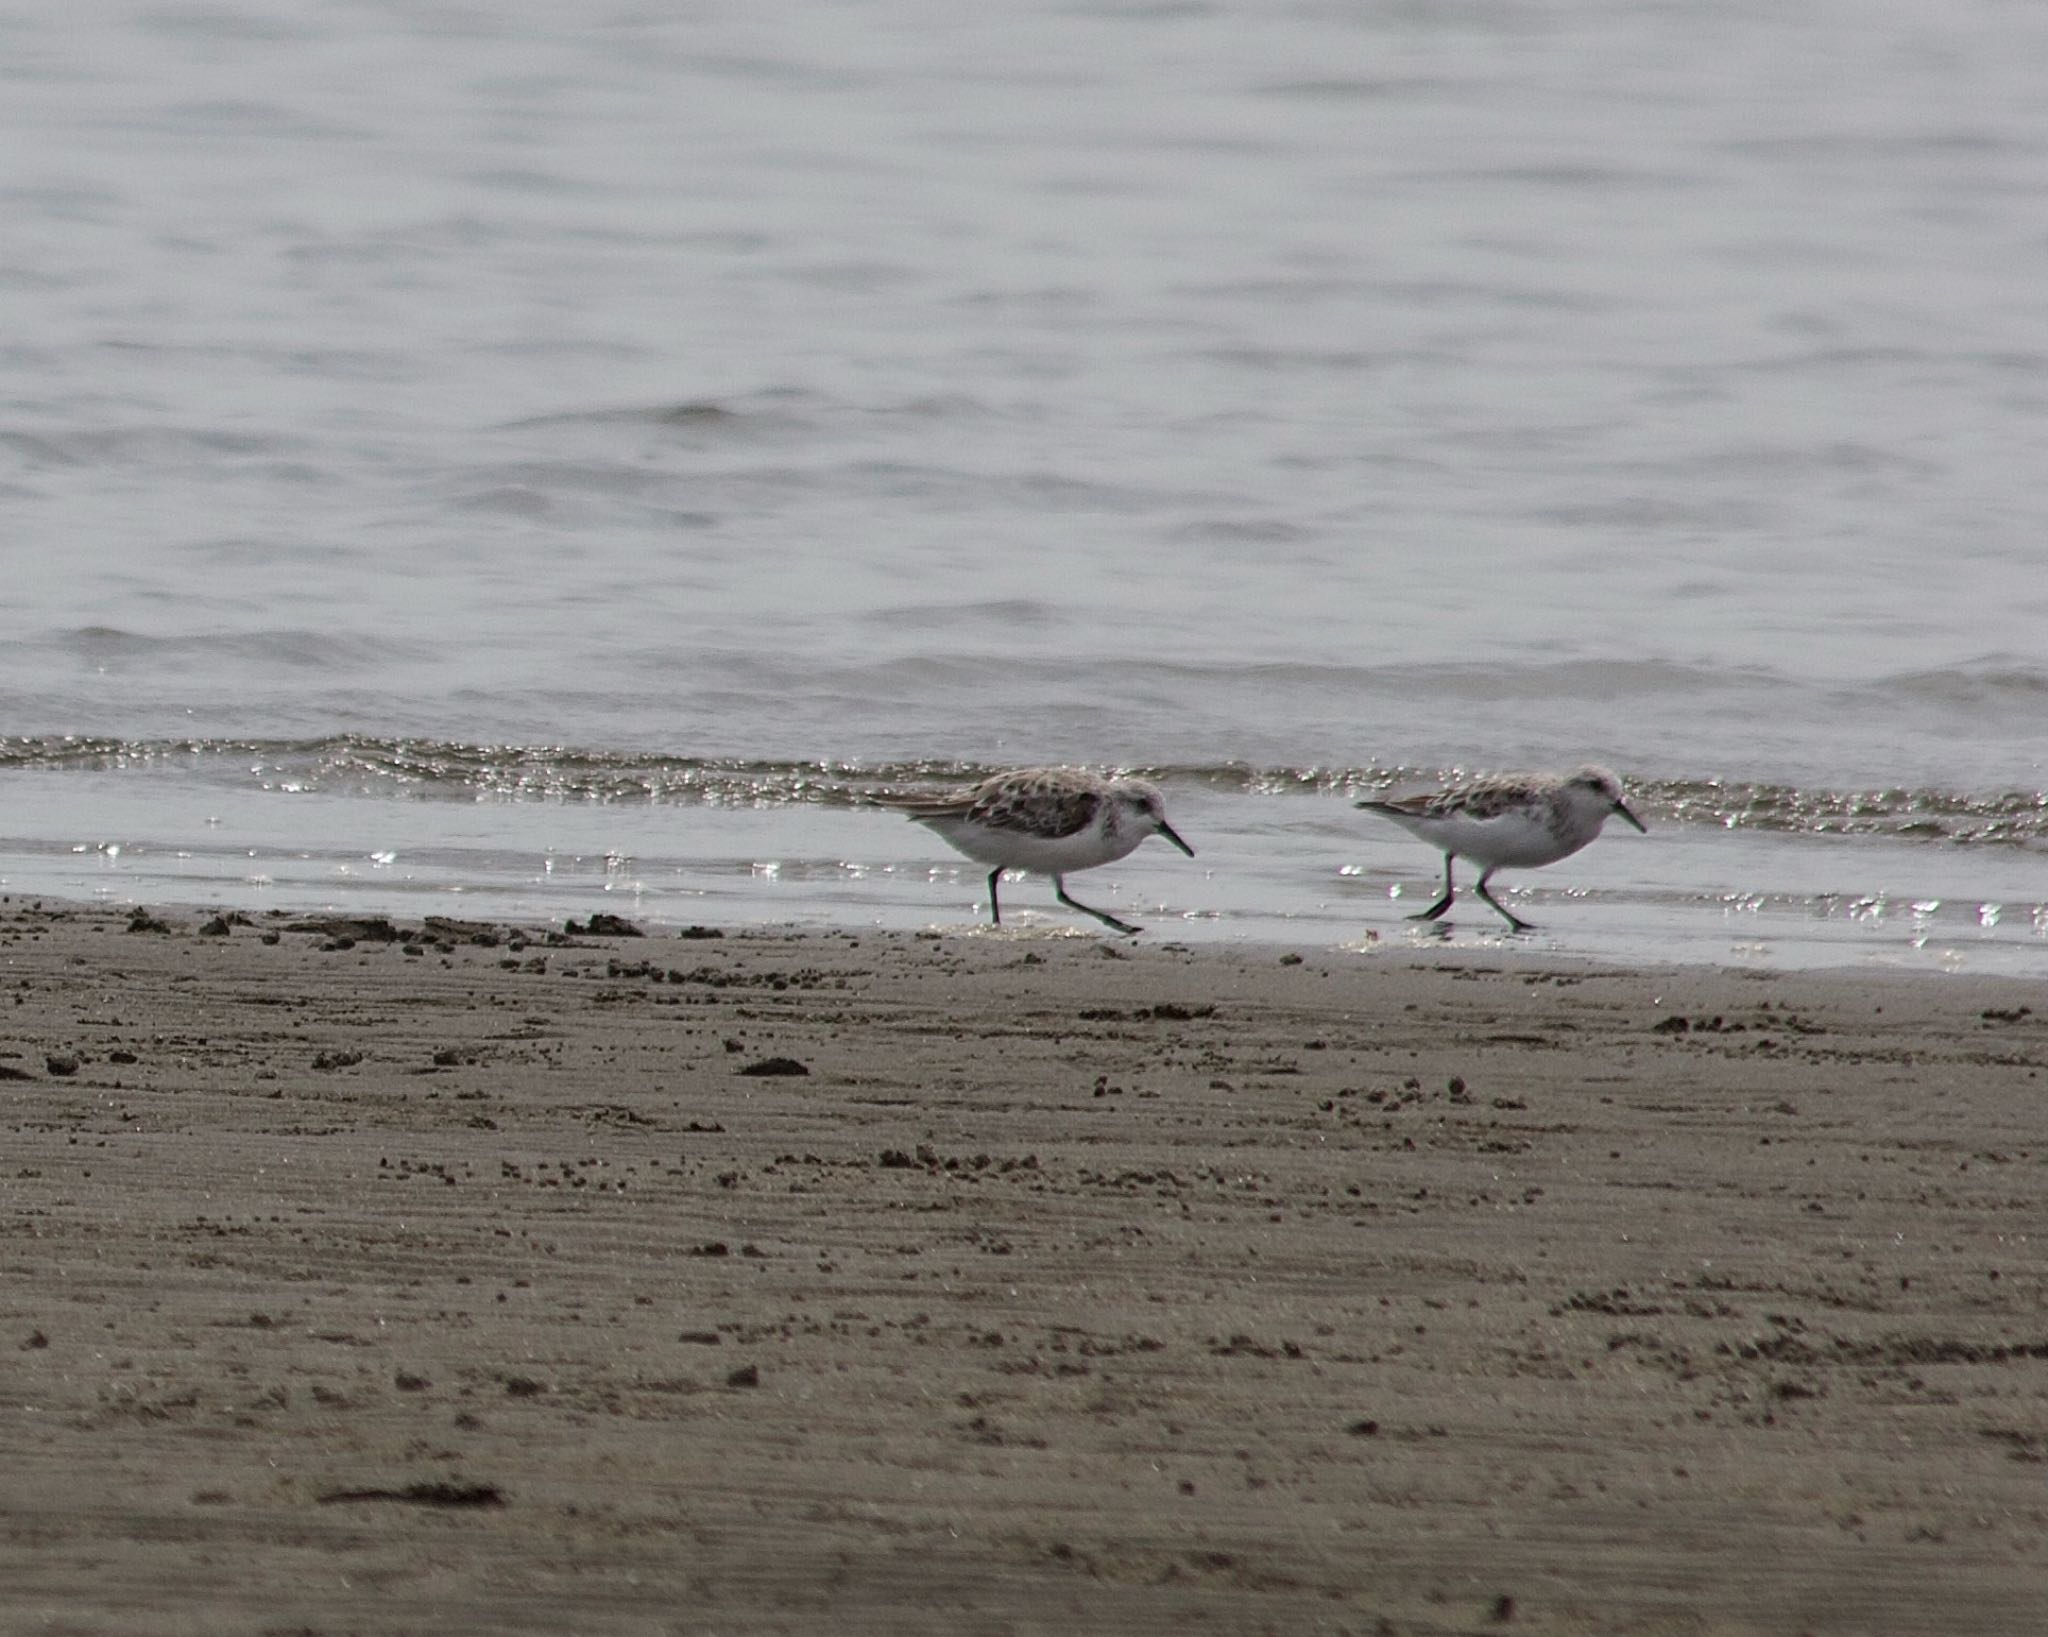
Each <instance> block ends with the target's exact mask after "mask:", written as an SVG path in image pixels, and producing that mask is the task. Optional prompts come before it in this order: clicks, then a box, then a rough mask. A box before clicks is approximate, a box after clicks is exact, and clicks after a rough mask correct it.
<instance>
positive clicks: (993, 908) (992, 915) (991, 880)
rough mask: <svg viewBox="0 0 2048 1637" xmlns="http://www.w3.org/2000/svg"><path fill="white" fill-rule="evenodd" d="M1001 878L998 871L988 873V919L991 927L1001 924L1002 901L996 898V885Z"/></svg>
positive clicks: (1000, 872) (1001, 874)
mask: <svg viewBox="0 0 2048 1637" xmlns="http://www.w3.org/2000/svg"><path fill="white" fill-rule="evenodd" d="M1002 878H1003V872H1002V871H1001V870H1000V869H994V870H990V871H989V872H988V918H989V924H990V925H991V926H1001V925H1002V924H1003V901H1002V900H1001V899H1000V898H998V897H997V896H996V883H997V882H998V881H1000V880H1002Z"/></svg>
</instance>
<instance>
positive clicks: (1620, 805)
mask: <svg viewBox="0 0 2048 1637" xmlns="http://www.w3.org/2000/svg"><path fill="white" fill-rule="evenodd" d="M1614 810H1615V811H1616V812H1617V813H1619V814H1620V815H1621V816H1622V817H1623V818H1625V819H1627V820H1628V821H1629V823H1631V824H1633V825H1634V826H1635V827H1636V828H1637V829H1638V830H1640V831H1642V832H1643V834H1644V835H1648V834H1649V833H1650V827H1649V826H1648V825H1647V824H1645V823H1644V822H1643V821H1642V820H1641V819H1639V818H1637V817H1636V816H1635V814H1633V813H1631V812H1630V811H1629V810H1628V803H1627V802H1621V801H1618V802H1616V803H1615V804H1614Z"/></svg>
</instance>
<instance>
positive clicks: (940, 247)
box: [0, 0, 2048, 970]
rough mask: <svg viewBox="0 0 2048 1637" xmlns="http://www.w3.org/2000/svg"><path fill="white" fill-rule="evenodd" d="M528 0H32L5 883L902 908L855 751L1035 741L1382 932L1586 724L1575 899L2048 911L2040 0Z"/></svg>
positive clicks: (1284, 926) (1124, 886)
mask: <svg viewBox="0 0 2048 1637" xmlns="http://www.w3.org/2000/svg"><path fill="white" fill-rule="evenodd" d="M572 12H573V15H572V13H571V12H565V11H564V10H563V8H560V7H558V6H542V5H539V4H527V3H518V0H514V3H508V4H501V5H492V6H488V7H484V6H456V5H425V6H418V5H403V6H401V5H395V4H393V5H370V4H344V3H319V4H316V3H311V0H306V3H300V4H284V3H279V0H265V3H262V4H245V5H224V6H214V7H207V8H203V9H202V8H181V7H153V6H129V5H108V6H95V7H91V8H85V9H84V10H83V11H78V10H76V9H74V10H71V11H66V10H64V9H62V8H58V9H50V8H27V7H13V8H9V9H8V10H7V11H6V12H5V13H0V84H4V86H5V93H6V94H5V95H4V97H0V127H4V151H5V154H6V159H5V163H4V169H0V185H4V191H5V203H6V208H7V216H8V221H9V233H8V235H7V236H6V242H5V244H4V245H0V496H4V498H5V504H6V515H7V518H8V528H7V533H6V544H5V551H6V556H7V560H8V563H9V565H10V570H11V572H10V574H9V576H8V595H7V598H6V599H5V605H4V606H5V616H4V618H5V626H4V629H5V631H6V636H7V640H6V641H5V643H4V644H0V735H5V736H7V737H5V739H4V742H0V771H4V772H6V774H7V789H8V800H7V804H6V808H5V813H6V817H5V820H4V822H0V873H4V874H5V876H6V879H7V884H8V885H9V886H10V887H12V888H14V889H18V890H24V891H67V892H98V893H105V894H108V895H110V896H115V897H131V896H161V895H164V894H165V893H175V894H178V895H182V896H190V897H198V898H207V899H220V900H222V901H233V902H238V903H243V904H246V905H250V906H261V905H264V904H269V903H275V902H293V903H297V902H301V901H311V900H323V899H324V900H333V901H347V902H369V901H371V900H372V899H378V895H380V894H382V895H386V896H387V897H388V898H389V899H390V900H391V901H392V902H398V903H407V904H411V903H415V902H417V903H421V904H426V905H429V906H432V905H435V904H439V903H441V902H442V901H443V900H450V899H456V898H467V899H472V900H474V899H477V898H478V897H479V895H481V897H482V898H483V899H484V900H488V901H490V902H492V903H496V904H500V905H502V906H505V907H506V908H507V909H508V911H509V910H513V909H530V910H532V911H533V912H535V913H548V914H553V913H557V912H562V911H563V910H564V909H565V907H567V908H574V907H576V906H578V905H579V904H581V903H582V902H583V901H584V900H586V899H592V898H593V897H594V895H596V894H599V893H602V894H604V895H605V899H606V901H607V902H610V901H612V900H614V899H618V898H620V896H621V895H622V894H623V895H624V898H625V900H627V901H631V902H633V903H635V904H636V905H637V906H638V908H639V911H640V912H641V913H643V914H645V915H648V916H650V917H651V918H653V919H655V920H657V921H659V920H673V919H685V920H687V919H703V918H716V917H718V916H721V915H722V916H725V917H727V918H733V919H743V920H753V919H766V920H796V921H799V922H803V923H806V924H833V925H862V924H869V923H871V922H874V921H885V922H891V923H897V924H915V923H916V922H917V921H918V920H919V919H920V918H922V919H926V920H936V921H940V922H945V923H949V924H950V923H955V922H964V921H966V920H967V919H969V918H970V916H971V913H972V905H973V902H974V899H975V896H976V894H975V887H976V882H975V881H974V879H973V875H974V872H972V871H971V870H969V871H966V872H960V871H956V870H954V868H953V861H952V859H951V857H950V855H948V854H946V853H945V852H944V850H943V849H942V848H937V847H935V846H934V845H933V844H932V843H931V842H930V840H929V838H925V837H922V836H921V834H920V833H919V832H916V831H914V830H913V829H911V828H910V827H908V826H903V825H901V824H900V823H893V822H890V821H885V820H884V819H883V818H882V817H881V816H880V815H876V814H873V813H868V812H864V811H862V810H860V809H858V808H856V807H850V806H846V805H843V804H842V803H841V801H840V800H839V796H840V795H841V794H842V793H843V792H844V791H845V790H847V789H857V788H858V787H859V786H860V785H861V783H862V782H863V780H866V779H869V778H870V777H871V776H875V775H878V774H882V773H891V774H893V773H906V774H909V773H915V772H917V771H918V770H920V769H934V770H939V771H971V770H975V769H979V768H984V767H989V766H997V765H1005V764H1014V763H1019V762H1027V761H1039V760H1053V761H1077V762H1089V763H1095V764H1121V765H1139V766H1145V767H1148V768H1157V769H1164V770H1166V772H1167V774H1168V783H1169V794H1170V797H1171V799H1172V800H1173V801H1174V803H1175V818H1176V824H1177V825H1179V826H1180V827H1181V828H1182V829H1184V830H1185V831H1186V832H1187V833H1188V834H1189V837H1190V839H1191V840H1193V841H1194V842H1195V843H1196V845H1197V847H1198V848H1201V850H1202V857H1201V859H1199V860H1198V861H1197V866H1189V865H1187V863H1186V861H1185V860H1179V859H1177V857H1176V858H1171V859H1169V858H1165V857H1161V858H1157V859H1154V858H1152V857H1151V855H1150V853H1149V852H1146V853H1141V854H1139V855H1137V857H1136V858H1135V859H1134V860H1132V861H1129V862H1128V863H1127V865H1125V866H1119V867H1118V868H1117V870H1116V871H1114V872H1105V875H1104V877H1103V878H1102V879H1103V882H1104V883H1105V886H1106V888H1107V890H1108V891H1109V892H1110V893H1111V895H1113V896H1118V901H1120V902H1123V903H1125V904H1126V905H1128V906H1130V907H1133V908H1143V907H1146V906H1151V907H1154V908H1155V909H1156V910H1157V911H1158V912H1159V914H1158V915H1156V916H1155V920H1160V919H1163V920H1164V922H1165V924H1166V925H1167V926H1169V927H1171V928H1172V929H1174V930H1175V931H1176V932H1178V933H1180V934H1182V935H1203V936H1215V935H1221V936H1247V937H1268V936H1277V937H1289V938H1293V937H1302V938H1309V939H1318V940H1339V939H1348V938H1358V937H1361V936H1363V935H1364V934H1365V933H1366V932H1368V931H1376V932H1378V933H1379V934H1380V936H1381V938H1382V940H1383V941H1384V942H1387V943H1400V942H1402V941H1404V940H1407V939H1409V938H1410V937H1414V936H1419V935H1418V934H1413V933H1411V932H1410V931H1409V930H1408V929H1407V928H1405V927H1404V925H1403V924H1402V923H1401V921H1400V919H1399V912H1400V910H1401V908H1402V907H1403V905H1404V902H1412V901H1413V900H1412V895H1413V894H1415V893H1417V892H1427V891H1429V890H1430V884H1431V882H1432V879H1433V877H1434V873H1435V869H1436V865H1435V861H1434V859H1433V858H1432V856H1431V855H1430V854H1429V853H1428V852H1427V851H1426V850H1425V849H1421V848H1419V847H1418V846H1417V845H1416V844H1415V843H1413V842H1412V841H1409V840H1408V839H1407V838H1406V837H1404V836H1401V835H1399V834H1398V833H1395V832H1390V831H1388V830H1386V829H1382V828H1379V827H1376V826H1375V825H1374V824H1373V823H1372V821H1370V820H1369V819H1367V818H1366V817H1365V816H1364V815H1359V814H1355V813H1353V812H1352V811H1351V809H1350V808H1349V806H1348V798H1349V797H1350V796H1352V795H1355V794H1357V793H1362V792H1363V791H1364V790H1366V789H1368V788H1378V787H1379V786H1381V785H1383V784H1386V783H1389V782H1400V781H1404V780H1423V779H1428V778H1434V777H1438V776H1441V775H1443V774H1444V773H1447V772H1450V771H1452V770H1455V769H1460V768H1473V769H1479V768H1498V767H1512V766H1527V765H1535V766H1543V765H1569V764H1571V763H1574V762H1577V761H1579V760H1581V759H1584V758H1585V757H1587V756H1589V755H1591V756H1598V757H1599V758H1601V759H1603V760H1606V761H1610V762H1612V763H1614V764H1615V765H1617V766H1618V767H1620V768H1621V769H1623V771H1624V772H1625V773H1627V774H1628V775H1630V776H1631V777H1632V778H1633V779H1636V780H1639V781H1642V782H1643V783H1644V784H1645V786H1646V788H1647V790H1648V792H1649V796H1648V805H1649V807H1650V809H1651V811H1650V812H1649V813H1648V814H1646V816H1648V817H1650V818H1651V820H1652V823H1653V826H1654V831H1653V835H1652V837H1651V838H1649V839H1648V840H1647V841H1645V840H1643V839H1642V838H1637V837H1635V836H1633V834H1629V835H1625V836H1624V835H1616V836H1615V837H1612V838H1610V839H1607V840H1603V841H1602V842H1601V843H1600V844H1598V845H1597V846H1596V847H1595V848H1594V849H1592V850H1590V851H1589V852H1587V853H1586V854H1584V855H1581V857H1580V858H1578V859H1575V860H1573V861H1570V862H1568V863H1567V864H1565V865H1561V866H1558V867H1556V868H1555V869H1553V870H1552V871H1549V872H1546V873H1543V874H1538V875H1531V876H1528V877H1525V878H1523V881H1522V883H1521V884H1522V885H1525V886H1527V887H1528V888H1530V889H1532V890H1531V892H1530V893H1529V894H1528V896H1527V898H1526V900H1525V903H1524V908H1525V910H1527V911H1528V912H1529V913H1531V915H1532V918H1534V919H1537V920H1539V921H1541V922H1544V923H1546V934H1548V935H1549V936H1551V937H1553V938H1554V939H1555V940H1556V941H1557V944H1558V946H1559V947H1564V948H1567V949H1572V950H1577V951H1582V952H1586V953H1596V954H1610V955H1615V956H1617V957H1622V958H1640V957H1642V956H1645V955H1657V954H1670V955H1674V956H1679V957H1691V958H1705V959H1724V958H1736V959H1756V960H1763V961H1767V962H1768V961H1772V960H1786V961H1793V960H1797V961H1805V960H1815V959H1848V960H1855V959H1866V958H1868V959H1885V960H1892V959H1897V960H1903V961H1908V962H1912V961H1924V962H1927V963H1929V964H1957V963H1961V964H1967V965H1970V966H1972V967H1973V968H1975V969H1982V968H1983V967H1984V966H1985V965H1987V964H1989V965H1992V966H2002V967H2008V968H2012V969H2019V970H2031V969H2036V968H2039V969H2044V970H2048V909H2044V906H2048V798H2043V797H2042V795H2041V794H2040V792H2041V791H2042V789H2043V786H2044V783H2048V779H2044V773H2043V754H2044V744H2043V740H2044V729H2043V726H2042V723H2043V720H2044V709H2043V707H2044V705H2048V644H2044V639H2043V635H2042V633H2043V632H2044V631H2048V563H2044V561H2043V556H2044V554H2043V548H2042V544H2041V541H2042V536H2043V530H2042V528H2041V521H2042V516H2043V511H2044V506H2043V502H2042V481H2043V480H2042V476H2041V474H2042V471H2043V464H2042V460H2041V455H2040V451H2041V449H2042V448H2043V447H2044V445H2048V438H2044V433H2048V294H2044V292H2048V209H2044V204H2048V199H2044V195H2048V13H2043V12H2041V11H2040V10H2039V8H2035V7H2030V6H2027V5H2022V4H2017V3H1990V0H1964V3H1961V4H1957V3H1954V0H1942V3H1937V0H1876V3H1870V0H1859V3H1853V4H1852V3H1849V0H1838V3H1834V4H1826V3H1823V4H1820V5H1816V6H1809V7H1801V8H1796V9H1795V10H1793V11H1787V10H1785V9H1784V8H1772V7H1761V6H1755V5H1750V4H1746V3H1738V0H1701V3H1692V4H1685V5H1643V4H1636V3H1631V4H1597V3H1588V0H1578V3H1572V4H1566V5H1559V6H1546V7H1541V8H1532V7H1527V6H1523V5H1518V4H1510V3H1506V0H1502V3H1499V4H1487V3H1468V4H1413V5H1401V6H1393V7H1361V6H1355V5H1348V4H1343V5H1339V4H1310V3H1303V4H1240V5H1227V4H1210V5H1202V4H1184V5H1157V4H1148V5H1102V4H1087V5H1081V4H1075V5H1064V6H1059V5H1030V4H1027V5H1021V6H1015V7H1002V8H993V9H991V10H989V11H988V12H987V13H986V14H981V13H975V14H962V13H961V12H960V11H959V10H958V8H947V7H940V6H936V5H928V4H915V3H908V0H878V3H874V4H861V5H841V4H798V5H792V6H782V7H759V6H745V5H720V4H704V5H695V6H685V7H652V6H644V5H625V4H618V5H602V4H601V5H596V6H587V7H579V8H572ZM65 736H72V737H73V743H74V744H75V745H82V746H83V749H82V750H81V751H80V752H79V753H77V754H66V753H65V752H64V751H63V749H62V746H63V744H64V742H65ZM421 744H424V745H426V746H428V747H429V749H428V750H427V751H425V752H424V753H416V752H415V751H414V750H412V749H410V748H409V747H414V746H417V745H421ZM53 746H54V747H56V748H55V749H53ZM686 764H687V765H697V764H717V765H719V766H728V765H729V766H730V767H731V768H734V769H737V771H736V772H733V773H732V774H731V776H729V777H727V776H723V775H721V776H720V777H717V778H712V779H710V780H708V781H706V780H697V781H694V782H693V781H692V780H691V779H689V778H684V777H671V776H670V774H671V773H672V772H673V771H674V769H675V768H676V767H678V766H681V765H686ZM593 770H596V771H594V772H593ZM1871 812H1875V813H1877V814H1878V818H1877V820H1875V821H1872V822H1865V821H1864V818H1859V814H1861V815H1864V817H1866V818H1867V816H1868V815H1869V814H1870V813H1871ZM1760 820H1761V821H1760ZM1780 820H1782V822H1780ZM1198 832H1206V835H1207V838H1208V840H1209V843H1210V844H1209V845H1207V846H1204V845H1203V840H1204V837H1203V835H1202V834H1199V833H1198ZM607 859H608V860H609V862H607ZM1176 866H1179V867H1178V868H1176ZM934 869H936V870H937V872H938V873H937V876H936V878H934V876H933V874H932V873H931V872H932V871H933V870H934ZM1581 889H1583V890H1584V891H1585V892H1586V893H1588V894H1589V895H1590V897H1589V898H1588V899H1587V900H1585V901H1578V900H1576V899H1574V898H1573V897H1572V896H1570V895H1571V894H1572V893H1573V892H1574V891H1577V890H1581ZM1034 890H1035V889H1032V888H1030V887H1025V888H1024V889H1022V891H1021V893H1020V897H1019V902H1020V904H1025V903H1029V902H1031V900H1032V894H1033V892H1034ZM1397 893H1398V894H1402V895H1403V896H1401V897H1396V896H1394V895H1395V894H1397ZM1101 895H1102V889H1098V896H1101ZM378 901H383V900H382V899H378ZM1915 906H1919V907H1915ZM1141 918H1143V917H1142V916H1141ZM1486 919H1487V918H1486V917H1484V916H1483V915H1482V916H1480V917H1465V918H1460V920H1459V921H1458V923H1457V925H1456V927H1455V929H1454V931H1453V934H1452V936H1453V937H1454V938H1456V939H1477V938H1480V937H1490V936H1491V935H1492V932H1493V930H1494V929H1493V928H1491V927H1487V926H1485V924H1484V922H1485V920H1486ZM1047 920H1048V922H1050V921H1051V917H1047ZM1553 928H1555V929H1556V930H1555V931H1554V932H1553V931H1552V929H1553Z"/></svg>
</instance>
